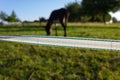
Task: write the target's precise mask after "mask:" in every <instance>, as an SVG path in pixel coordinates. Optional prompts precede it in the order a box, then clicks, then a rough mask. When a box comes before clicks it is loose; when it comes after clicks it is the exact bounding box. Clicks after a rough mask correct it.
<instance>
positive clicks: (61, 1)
mask: <svg viewBox="0 0 120 80" xmlns="http://www.w3.org/2000/svg"><path fill="white" fill-rule="evenodd" d="M75 1H76V0H0V11H3V12H5V13H7V14H8V15H10V14H11V12H12V11H13V10H14V11H15V13H16V15H17V17H18V18H19V19H20V20H22V21H24V20H27V21H34V20H38V19H39V18H40V17H45V18H46V19H47V18H49V15H50V13H51V11H52V10H55V9H59V8H62V7H65V5H67V4H68V3H70V2H75ZM77 1H81V0H77ZM111 15H112V17H117V19H118V20H120V12H118V13H116V14H113V13H111Z"/></svg>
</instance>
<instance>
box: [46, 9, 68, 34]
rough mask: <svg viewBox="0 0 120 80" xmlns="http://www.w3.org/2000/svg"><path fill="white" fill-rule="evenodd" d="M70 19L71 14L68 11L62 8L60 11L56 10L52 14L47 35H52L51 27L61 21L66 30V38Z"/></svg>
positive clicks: (47, 26) (47, 27)
mask: <svg viewBox="0 0 120 80" xmlns="http://www.w3.org/2000/svg"><path fill="white" fill-rule="evenodd" d="M68 17H69V12H68V10H67V9H65V8H61V9H58V10H54V11H53V12H52V13H51V15H50V17H49V19H48V22H47V25H46V32H47V35H48V36H49V35H50V34H51V25H52V24H53V23H54V21H59V22H60V24H61V25H62V27H63V28H64V36H67V34H66V27H67V21H68Z"/></svg>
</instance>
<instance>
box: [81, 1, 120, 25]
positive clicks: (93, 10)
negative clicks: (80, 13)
mask: <svg viewBox="0 0 120 80" xmlns="http://www.w3.org/2000/svg"><path fill="white" fill-rule="evenodd" d="M82 7H83V9H84V10H85V11H86V14H87V15H90V16H91V17H92V18H91V20H92V21H94V19H95V16H96V15H98V14H101V15H102V19H103V22H104V23H105V22H106V16H107V15H108V12H110V11H117V10H118V9H120V0H83V1H82Z"/></svg>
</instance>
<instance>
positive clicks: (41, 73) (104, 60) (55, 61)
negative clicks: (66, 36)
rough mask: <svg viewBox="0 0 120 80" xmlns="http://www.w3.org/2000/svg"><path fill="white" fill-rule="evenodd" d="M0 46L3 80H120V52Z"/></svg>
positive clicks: (5, 44)
mask: <svg viewBox="0 0 120 80" xmlns="http://www.w3.org/2000/svg"><path fill="white" fill-rule="evenodd" d="M0 44H2V45H0V80H2V79H5V80H18V79H20V80H45V79H49V80H53V79H57V80H61V79H63V80H87V79H89V80H120V77H119V75H120V52H112V51H102V50H100V51H95V50H90V49H77V48H57V47H44V46H33V45H26V44H19V43H12V42H7V43H6V42H4V41H0Z"/></svg>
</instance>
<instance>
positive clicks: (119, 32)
mask: <svg viewBox="0 0 120 80" xmlns="http://www.w3.org/2000/svg"><path fill="white" fill-rule="evenodd" d="M57 27H58V35H59V36H63V33H64V32H63V28H62V27H60V25H58V26H57ZM0 35H14V36H19V35H38V36H45V35H46V32H45V26H39V25H35V26H34V25H32V26H31V25H28V26H27V25H25V26H24V27H22V26H20V27H16V26H14V27H10V26H8V27H0ZM67 35H68V37H87V38H101V39H117V40H118V39H120V25H119V24H111V25H104V24H90V23H88V24H87V23H86V24H77V23H76V24H70V23H69V24H68V27H67ZM52 36H55V29H54V25H53V27H52Z"/></svg>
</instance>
